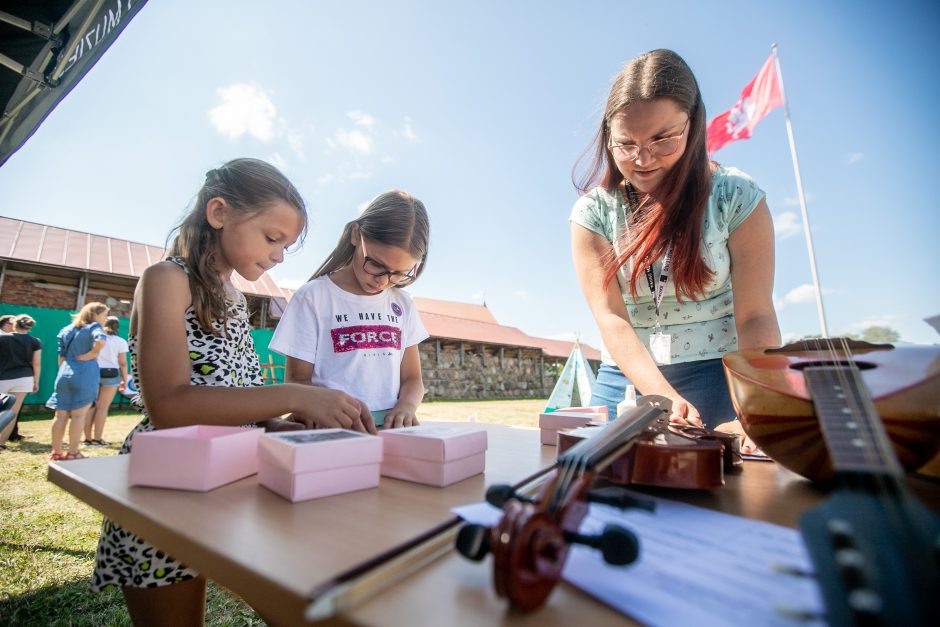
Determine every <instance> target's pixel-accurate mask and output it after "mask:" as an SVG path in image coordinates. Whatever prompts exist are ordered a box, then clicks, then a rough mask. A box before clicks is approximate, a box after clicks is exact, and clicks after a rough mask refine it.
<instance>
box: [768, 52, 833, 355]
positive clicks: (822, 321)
mask: <svg viewBox="0 0 940 627" xmlns="http://www.w3.org/2000/svg"><path fill="white" fill-rule="evenodd" d="M771 49H772V50H773V54H774V65H775V67H776V69H777V80H778V81H779V82H780V95H782V96H783V114H784V117H785V118H786V121H787V138H788V139H789V140H790V156H791V157H792V158H793V173H794V174H795V175H796V192H797V194H798V195H799V198H800V210H801V211H802V212H803V233H804V234H805V235H806V250H807V252H808V253H809V268H810V271H812V273H813V287H814V288H815V289H816V310H817V311H818V313H819V329H820V331H821V332H822V336H823V337H828V336H829V332H828V330H827V329H826V312H825V310H824V309H823V302H822V288H821V287H820V286H819V273H817V272H816V255H815V253H814V252H813V235H812V233H810V229H809V214H808V213H807V211H806V196H805V195H804V193H803V179H802V177H801V176H800V162H799V161H798V160H797V158H796V141H795V140H794V139H793V124H792V123H791V122H790V107H789V106H788V105H787V92H786V90H785V89H784V88H783V73H782V72H781V71H780V58H779V57H778V56H777V44H772V45H771Z"/></svg>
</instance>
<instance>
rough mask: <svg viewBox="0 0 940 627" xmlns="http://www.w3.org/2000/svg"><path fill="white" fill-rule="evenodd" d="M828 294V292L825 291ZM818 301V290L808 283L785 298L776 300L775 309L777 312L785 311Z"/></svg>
mask: <svg viewBox="0 0 940 627" xmlns="http://www.w3.org/2000/svg"><path fill="white" fill-rule="evenodd" d="M823 292H826V290H823ZM815 300H816V288H815V287H813V286H812V285H810V284H808V283H804V284H803V285H800V286H799V287H795V288H793V289H792V290H790V291H789V292H787V293H786V295H785V296H784V297H783V298H780V299H777V298H774V307H776V308H777V311H780V310H781V309H784V308H785V307H788V306H790V305H800V304H803V303H811V302H815Z"/></svg>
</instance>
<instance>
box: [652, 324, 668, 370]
mask: <svg viewBox="0 0 940 627" xmlns="http://www.w3.org/2000/svg"><path fill="white" fill-rule="evenodd" d="M650 353H652V355H653V361H655V362H656V365H658V366H666V365H668V364H671V363H672V335H670V334H668V333H663V332H662V331H657V332H655V333H650Z"/></svg>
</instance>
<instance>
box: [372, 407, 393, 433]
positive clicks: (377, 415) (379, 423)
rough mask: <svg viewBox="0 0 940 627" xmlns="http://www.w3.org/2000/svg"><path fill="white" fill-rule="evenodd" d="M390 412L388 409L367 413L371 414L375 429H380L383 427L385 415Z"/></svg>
mask: <svg viewBox="0 0 940 627" xmlns="http://www.w3.org/2000/svg"><path fill="white" fill-rule="evenodd" d="M390 411H391V410H390V409H378V410H376V411H373V412H369V413H371V414H372V420H374V421H375V426H376V427H378V428H379V429H381V428H382V427H384V426H385V414H387V413H388V412H390Z"/></svg>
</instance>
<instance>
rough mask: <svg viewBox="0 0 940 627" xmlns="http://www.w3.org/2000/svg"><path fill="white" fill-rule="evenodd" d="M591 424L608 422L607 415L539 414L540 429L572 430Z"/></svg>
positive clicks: (563, 412) (555, 412) (584, 413)
mask: <svg viewBox="0 0 940 627" xmlns="http://www.w3.org/2000/svg"><path fill="white" fill-rule="evenodd" d="M605 409H606V408H605ZM589 422H607V413H606V412H605V413H603V414H599V413H597V412H591V411H567V410H566V411H560V410H559V411H553V412H551V413H548V414H539V428H541V429H570V428H572V427H583V426H584V425H586V424H588V423H589Z"/></svg>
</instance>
